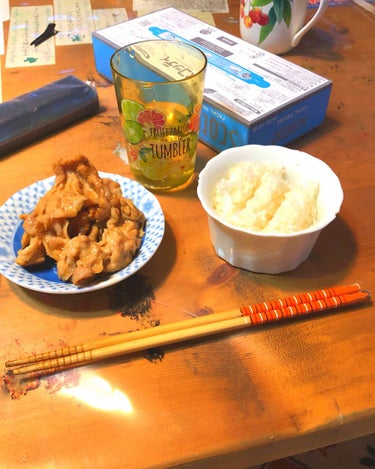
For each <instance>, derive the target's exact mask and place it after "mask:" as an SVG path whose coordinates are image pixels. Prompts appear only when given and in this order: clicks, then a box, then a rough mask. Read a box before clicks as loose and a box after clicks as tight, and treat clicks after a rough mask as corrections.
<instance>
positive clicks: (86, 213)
mask: <svg viewBox="0 0 375 469" xmlns="http://www.w3.org/2000/svg"><path fill="white" fill-rule="evenodd" d="M54 172H55V174H56V179H55V183H54V185H53V186H52V188H51V189H50V190H49V191H48V192H47V193H46V194H45V195H44V196H43V197H41V199H40V200H39V202H38V204H37V205H36V207H35V209H34V210H33V211H32V212H31V213H29V214H25V215H21V219H23V220H24V222H23V228H24V234H23V237H22V249H20V250H19V251H18V255H17V258H16V262H17V264H19V265H22V266H30V265H34V264H41V263H43V262H44V261H45V260H46V257H47V256H48V257H51V258H53V259H54V260H55V261H56V264H57V273H58V276H59V278H60V279H62V280H64V281H71V282H72V283H73V284H75V285H83V284H86V283H88V282H89V281H91V280H92V279H93V278H94V277H95V276H96V275H98V274H102V273H109V272H115V271H117V270H120V269H122V268H124V267H126V266H127V265H128V264H130V262H131V261H132V260H133V258H134V256H135V254H136V252H137V250H138V248H139V247H140V244H141V240H142V236H143V234H144V231H143V228H144V224H145V216H144V214H143V213H142V212H141V211H140V210H139V209H138V208H137V207H136V206H135V205H134V203H133V202H132V201H131V200H130V199H126V198H125V197H123V195H122V192H121V187H120V185H119V184H118V183H117V182H115V181H113V180H111V179H107V178H101V177H100V176H99V174H98V172H97V170H96V169H95V167H94V166H93V165H92V164H91V162H90V161H89V160H88V158H86V157H85V156H77V157H73V158H70V159H67V160H62V161H59V162H58V163H56V164H55V166H54Z"/></svg>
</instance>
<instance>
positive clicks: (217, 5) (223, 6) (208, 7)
mask: <svg viewBox="0 0 375 469" xmlns="http://www.w3.org/2000/svg"><path fill="white" fill-rule="evenodd" d="M169 6H173V7H174V8H177V9H178V10H182V11H186V1H184V0H174V1H173V2H172V4H171V2H170V1H168V0H133V10H134V11H140V10H146V11H149V12H152V11H156V10H160V9H162V8H165V7H169ZM189 9H190V10H197V11H208V12H211V13H228V12H229V8H228V2H227V0H191V1H190V2H189Z"/></svg>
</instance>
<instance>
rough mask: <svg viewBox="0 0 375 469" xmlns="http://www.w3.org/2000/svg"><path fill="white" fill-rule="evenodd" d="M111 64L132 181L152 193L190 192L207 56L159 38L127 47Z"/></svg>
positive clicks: (120, 50) (117, 53) (114, 56)
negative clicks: (187, 186) (156, 191)
mask: <svg viewBox="0 0 375 469" xmlns="http://www.w3.org/2000/svg"><path fill="white" fill-rule="evenodd" d="M110 63H111V69H112V75H113V82H114V86H115V91H116V97H117V103H118V108H119V112H120V117H121V125H122V129H123V133H124V137H125V148H126V151H127V154H128V160H129V165H130V168H131V171H132V173H133V176H134V178H135V179H136V180H137V181H139V182H140V183H141V184H143V185H144V186H145V187H147V188H149V189H152V190H163V191H166V190H175V189H180V188H182V187H186V185H188V184H189V182H190V181H191V179H192V176H193V174H194V167H195V160H196V152H197V145H198V131H199V118H200V111H201V107H202V101H203V92H204V78H205V71H206V66H207V59H206V56H205V55H204V53H203V52H202V51H201V50H199V49H198V48H196V47H194V46H191V45H189V44H186V43H184V42H181V41H174V40H163V39H161V40H149V41H141V42H137V43H134V44H130V45H128V46H125V47H123V48H121V49H119V50H117V51H116V52H115V53H114V54H113V55H112V57H111V61H110Z"/></svg>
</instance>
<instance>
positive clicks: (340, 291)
mask: <svg viewBox="0 0 375 469" xmlns="http://www.w3.org/2000/svg"><path fill="white" fill-rule="evenodd" d="M360 290H361V286H360V285H359V284H358V283H351V284H348V285H340V286H336V287H331V288H326V289H320V290H315V291H311V292H306V293H302V294H299V295H293V296H289V297H284V298H276V299H274V300H271V301H264V302H261V303H257V304H254V305H249V306H245V307H243V308H247V310H246V311H247V313H246V314H249V313H257V312H266V311H268V310H270V309H279V308H282V307H286V306H292V305H297V304H300V303H308V302H311V301H316V300H322V299H326V298H330V297H332V296H340V295H345V294H348V293H355V292H358V291H360ZM242 316H243V312H242V310H241V308H236V309H231V310H228V311H224V312H221V313H214V314H207V315H205V316H199V317H195V318H192V319H185V320H184V321H178V322H174V323H170V324H165V325H163V326H157V327H154V328H147V329H142V330H140V331H134V332H127V333H123V334H117V335H115V336H110V337H105V338H103V339H100V340H96V341H95V342H91V343H86V344H79V345H74V346H71V347H64V348H61V349H58V350H53V351H48V352H42V353H38V354H35V355H29V356H27V357H23V358H19V359H16V360H10V361H7V362H6V363H5V366H6V367H8V368H9V367H14V366H19V365H25V364H28V363H35V362H37V361H44V360H52V359H55V358H60V357H66V356H68V355H73V354H76V353H82V352H88V351H90V350H94V349H97V348H102V347H107V346H109V345H114V344H118V343H123V342H127V341H129V340H139V339H143V338H145V337H149V336H150V335H152V336H153V335H157V334H164V333H166V332H173V331H176V330H181V329H188V328H190V327H195V326H199V325H204V324H210V323H212V322H219V321H225V320H228V319H234V318H238V317H242Z"/></svg>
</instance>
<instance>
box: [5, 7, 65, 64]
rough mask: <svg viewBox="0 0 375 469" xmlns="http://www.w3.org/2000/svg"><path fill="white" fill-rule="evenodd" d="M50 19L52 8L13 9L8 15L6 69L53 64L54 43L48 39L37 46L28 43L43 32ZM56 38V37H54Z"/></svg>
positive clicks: (51, 39)
mask: <svg viewBox="0 0 375 469" xmlns="http://www.w3.org/2000/svg"><path fill="white" fill-rule="evenodd" d="M51 18H52V6H50V5H44V6H24V7H13V8H12V9H11V13H10V23H9V35H8V45H7V51H6V61H5V67H6V68H13V67H30V66H35V65H51V64H54V63H55V42H54V38H50V39H48V40H47V41H45V42H43V43H42V44H40V45H39V46H37V47H35V46H31V45H30V43H31V42H32V41H33V40H34V39H35V38H37V37H38V36H39V35H40V34H42V33H43V32H44V30H45V29H46V27H47V26H48V24H49V23H50V22H51ZM55 37H56V36H55Z"/></svg>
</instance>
